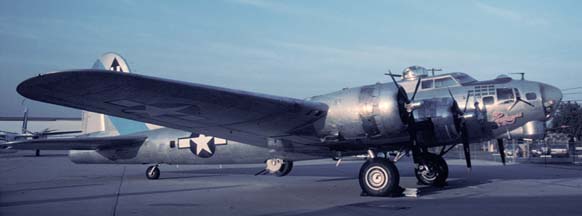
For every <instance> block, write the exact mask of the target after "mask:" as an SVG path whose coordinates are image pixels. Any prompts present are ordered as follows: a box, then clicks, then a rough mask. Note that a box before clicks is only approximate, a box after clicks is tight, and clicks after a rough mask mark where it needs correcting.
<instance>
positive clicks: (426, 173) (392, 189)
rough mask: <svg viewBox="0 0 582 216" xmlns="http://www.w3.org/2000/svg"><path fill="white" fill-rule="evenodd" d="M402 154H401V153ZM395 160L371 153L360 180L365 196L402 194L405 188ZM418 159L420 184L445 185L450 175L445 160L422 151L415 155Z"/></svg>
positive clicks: (416, 168)
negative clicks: (401, 184)
mask: <svg viewBox="0 0 582 216" xmlns="http://www.w3.org/2000/svg"><path fill="white" fill-rule="evenodd" d="M399 155H401V154H399ZM399 155H397V156H396V157H395V158H394V160H390V159H387V158H378V157H373V156H375V154H374V153H370V156H369V157H368V160H367V161H366V162H365V163H364V164H363V165H362V167H361V168H360V175H359V182H360V187H361V188H362V195H364V196H401V195H402V192H403V191H404V189H403V188H402V187H400V186H399V184H400V173H399V172H398V168H396V166H395V165H394V163H395V162H396V161H397V160H399V159H400V157H399ZM415 161H417V164H416V167H415V169H414V171H415V172H414V173H415V175H416V178H417V179H418V182H419V183H420V184H425V185H431V186H438V187H441V186H444V185H445V184H446V180H447V178H448V176H449V169H448V166H447V163H446V162H445V160H444V159H443V158H442V157H441V156H440V155H437V154H433V153H430V152H422V153H419V154H417V155H416V156H415Z"/></svg>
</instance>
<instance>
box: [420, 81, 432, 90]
mask: <svg viewBox="0 0 582 216" xmlns="http://www.w3.org/2000/svg"><path fill="white" fill-rule="evenodd" d="M420 85H421V87H422V89H429V88H432V85H433V80H432V79H430V80H424V81H422V83H421V84H420Z"/></svg>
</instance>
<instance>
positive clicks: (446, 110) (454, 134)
mask: <svg viewBox="0 0 582 216" xmlns="http://www.w3.org/2000/svg"><path fill="white" fill-rule="evenodd" d="M413 116H414V120H415V125H416V126H415V127H416V129H417V131H418V138H419V140H420V141H422V142H423V143H424V144H425V145H429V146H430V145H440V144H448V143H454V142H458V141H459V140H460V138H461V131H460V130H461V124H462V118H461V111H460V109H459V107H458V105H457V103H456V102H455V101H454V100H453V99H452V98H448V97H446V98H432V99H424V100H422V101H421V105H420V106H419V107H417V108H415V109H414V111H413Z"/></svg>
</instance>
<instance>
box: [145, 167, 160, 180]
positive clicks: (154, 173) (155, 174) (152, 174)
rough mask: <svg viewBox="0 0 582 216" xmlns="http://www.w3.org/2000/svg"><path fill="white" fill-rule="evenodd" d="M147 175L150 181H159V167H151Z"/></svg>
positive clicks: (147, 170)
mask: <svg viewBox="0 0 582 216" xmlns="http://www.w3.org/2000/svg"><path fill="white" fill-rule="evenodd" d="M145 174H146V177H147V178H148V179H159V178H160V169H159V168H158V166H150V167H148V168H147V169H146V173H145Z"/></svg>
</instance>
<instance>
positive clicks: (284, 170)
mask: <svg viewBox="0 0 582 216" xmlns="http://www.w3.org/2000/svg"><path fill="white" fill-rule="evenodd" d="M292 169H293V161H287V160H286V161H285V162H284V163H283V166H282V167H281V169H280V170H279V171H278V172H276V173H275V175H276V176H277V177H283V176H286V175H288V174H289V173H290V172H291V170H292Z"/></svg>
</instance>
